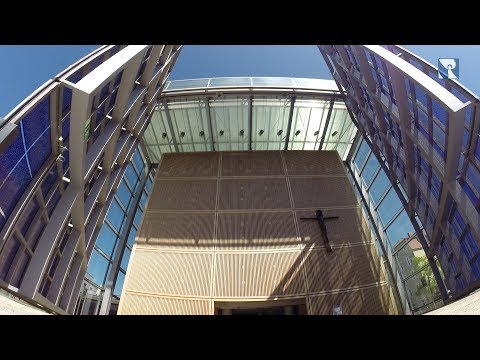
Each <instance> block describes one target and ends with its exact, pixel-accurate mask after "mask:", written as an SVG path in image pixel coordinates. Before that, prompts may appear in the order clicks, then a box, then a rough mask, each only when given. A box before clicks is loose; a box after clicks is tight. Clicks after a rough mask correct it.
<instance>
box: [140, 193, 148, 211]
mask: <svg viewBox="0 0 480 360" xmlns="http://www.w3.org/2000/svg"><path fill="white" fill-rule="evenodd" d="M146 202H147V194H145V191H142V197H141V198H140V206H141V207H142V208H143V209H144V208H145V204H146Z"/></svg>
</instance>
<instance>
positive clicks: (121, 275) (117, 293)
mask: <svg viewBox="0 0 480 360" xmlns="http://www.w3.org/2000/svg"><path fill="white" fill-rule="evenodd" d="M124 281H125V274H124V273H122V272H121V271H119V272H118V275H117V280H116V281H115V288H114V289H113V295H115V296H118V297H120V295H121V293H122V289H123V283H124Z"/></svg>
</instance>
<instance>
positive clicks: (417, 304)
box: [349, 139, 443, 314]
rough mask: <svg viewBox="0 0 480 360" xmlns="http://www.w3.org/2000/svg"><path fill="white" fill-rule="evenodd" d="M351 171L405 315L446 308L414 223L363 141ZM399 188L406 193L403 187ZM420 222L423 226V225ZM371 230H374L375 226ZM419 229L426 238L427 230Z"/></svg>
mask: <svg viewBox="0 0 480 360" xmlns="http://www.w3.org/2000/svg"><path fill="white" fill-rule="evenodd" d="M350 168H351V171H352V173H350V174H349V177H350V180H351V181H352V183H353V184H354V186H355V181H353V179H352V176H353V177H354V178H355V180H356V182H357V183H358V185H359V187H360V189H359V188H357V187H356V186H355V192H356V194H357V197H358V199H359V201H361V196H360V193H359V191H361V192H362V194H363V196H364V198H365V199H366V201H367V204H365V203H363V201H361V202H362V207H363V212H364V215H365V216H366V217H367V218H368V212H367V210H366V208H365V206H366V207H368V208H369V209H370V212H371V215H372V218H369V221H370V224H371V223H372V222H373V223H374V224H375V225H376V227H377V228H378V229H379V232H380V234H379V235H380V239H378V238H377V242H378V241H381V242H382V244H383V246H384V248H385V249H386V251H387V254H384V253H383V252H382V250H381V247H380V245H379V244H378V243H377V246H378V247H379V251H380V253H381V256H382V257H383V259H384V261H390V264H391V267H392V270H393V272H394V276H395V279H394V281H395V282H396V283H397V286H398V288H399V292H400V294H401V297H403V298H405V300H406V303H404V304H403V306H404V308H405V309H407V306H408V309H407V311H406V313H409V312H411V313H413V314H422V313H425V312H428V311H431V310H433V309H436V308H438V307H440V306H443V301H442V300H441V295H440V292H439V289H438V286H437V283H436V281H435V278H434V276H433V273H432V270H431V267H430V265H429V264H428V260H427V257H426V254H425V251H424V250H423V248H422V246H421V245H420V242H419V240H418V238H417V236H416V234H415V230H414V228H413V225H412V222H411V221H410V219H409V217H408V215H407V213H406V211H405V209H404V208H403V206H402V203H401V202H400V199H399V198H398V196H397V194H396V192H395V189H394V188H393V186H392V185H391V183H390V181H389V179H388V177H387V175H386V173H385V172H384V171H383V169H382V168H381V166H380V163H379V162H378V161H377V159H376V157H375V155H374V154H373V153H372V151H371V150H370V147H369V146H368V144H367V142H366V141H365V140H363V139H362V140H361V141H360V142H359V144H358V146H357V149H356V150H355V153H354V156H353V160H352V162H351V163H350ZM397 185H398V186H399V188H400V189H401V190H402V191H403V189H402V185H401V184H399V183H398V184H397ZM417 220H418V219H417ZM417 222H418V223H419V225H420V226H421V222H420V221H417ZM370 227H371V228H372V229H373V226H372V225H371V226H370ZM420 228H421V229H422V232H424V235H426V230H425V229H423V227H420ZM425 237H428V236H425ZM439 268H440V267H439ZM442 276H443V273H442Z"/></svg>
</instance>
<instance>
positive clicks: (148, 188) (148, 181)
mask: <svg viewBox="0 0 480 360" xmlns="http://www.w3.org/2000/svg"><path fill="white" fill-rule="evenodd" d="M151 188H152V179H151V178H150V177H148V179H147V182H146V183H145V190H147V192H150V189H151Z"/></svg>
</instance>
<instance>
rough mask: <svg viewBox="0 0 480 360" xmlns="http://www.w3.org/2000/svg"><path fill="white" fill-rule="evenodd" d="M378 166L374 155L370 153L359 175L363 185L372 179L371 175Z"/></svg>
mask: <svg viewBox="0 0 480 360" xmlns="http://www.w3.org/2000/svg"><path fill="white" fill-rule="evenodd" d="M379 166H380V164H379V163H378V161H377V159H376V157H375V155H374V154H373V153H371V154H370V156H369V158H368V160H367V163H366V164H365V167H364V168H363V170H362V174H361V177H362V178H363V181H364V182H365V185H367V186H368V184H370V181H371V180H372V178H373V175H374V174H375V172H376V171H377V169H378V168H379Z"/></svg>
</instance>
